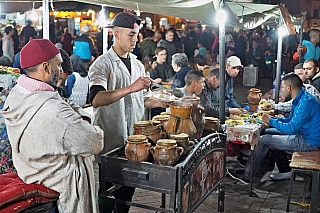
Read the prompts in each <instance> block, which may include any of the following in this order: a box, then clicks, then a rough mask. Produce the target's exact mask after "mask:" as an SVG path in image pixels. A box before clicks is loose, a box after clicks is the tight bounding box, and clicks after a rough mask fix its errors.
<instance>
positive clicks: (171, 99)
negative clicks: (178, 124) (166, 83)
mask: <svg viewBox="0 0 320 213" xmlns="http://www.w3.org/2000/svg"><path fill="white" fill-rule="evenodd" d="M153 97H155V98H157V99H159V100H160V101H163V102H166V103H173V102H175V101H179V100H180V98H177V97H176V96H174V95H172V96H169V95H166V94H153Z"/></svg>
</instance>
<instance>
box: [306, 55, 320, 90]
mask: <svg viewBox="0 0 320 213" xmlns="http://www.w3.org/2000/svg"><path fill="white" fill-rule="evenodd" d="M303 69H304V71H305V72H306V77H307V79H308V80H309V81H310V84H311V85H312V86H314V87H315V88H316V89H317V90H318V91H320V72H319V71H320V70H319V67H318V62H317V61H316V60H315V59H313V58H309V59H307V60H305V61H304V63H303Z"/></svg>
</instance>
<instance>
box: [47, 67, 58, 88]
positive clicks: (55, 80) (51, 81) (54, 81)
mask: <svg viewBox="0 0 320 213" xmlns="http://www.w3.org/2000/svg"><path fill="white" fill-rule="evenodd" d="M59 79H60V74H59V72H56V71H55V70H54V68H51V75H50V79H49V82H48V83H49V84H50V85H51V86H54V87H56V86H57V84H58V81H59Z"/></svg>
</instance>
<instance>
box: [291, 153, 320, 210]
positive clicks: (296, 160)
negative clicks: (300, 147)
mask: <svg viewBox="0 0 320 213" xmlns="http://www.w3.org/2000/svg"><path fill="white" fill-rule="evenodd" d="M290 167H292V174H291V179H290V186H289V194H288V200H287V209H286V212H289V206H290V198H291V192H292V185H293V180H294V178H295V175H296V173H298V172H300V173H301V172H303V173H310V174H311V175H312V176H311V177H312V182H311V184H312V190H311V207H310V212H312V213H313V212H317V206H318V189H319V175H320V150H319V151H312V152H294V153H293V155H292V159H291V163H290Z"/></svg>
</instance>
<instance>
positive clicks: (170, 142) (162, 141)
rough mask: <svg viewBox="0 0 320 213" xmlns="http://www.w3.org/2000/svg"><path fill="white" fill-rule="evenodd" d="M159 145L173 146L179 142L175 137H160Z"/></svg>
mask: <svg viewBox="0 0 320 213" xmlns="http://www.w3.org/2000/svg"><path fill="white" fill-rule="evenodd" d="M157 145H158V146H164V147H171V146H174V145H177V142H176V141H175V140H173V139H160V140H158V141H157Z"/></svg>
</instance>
